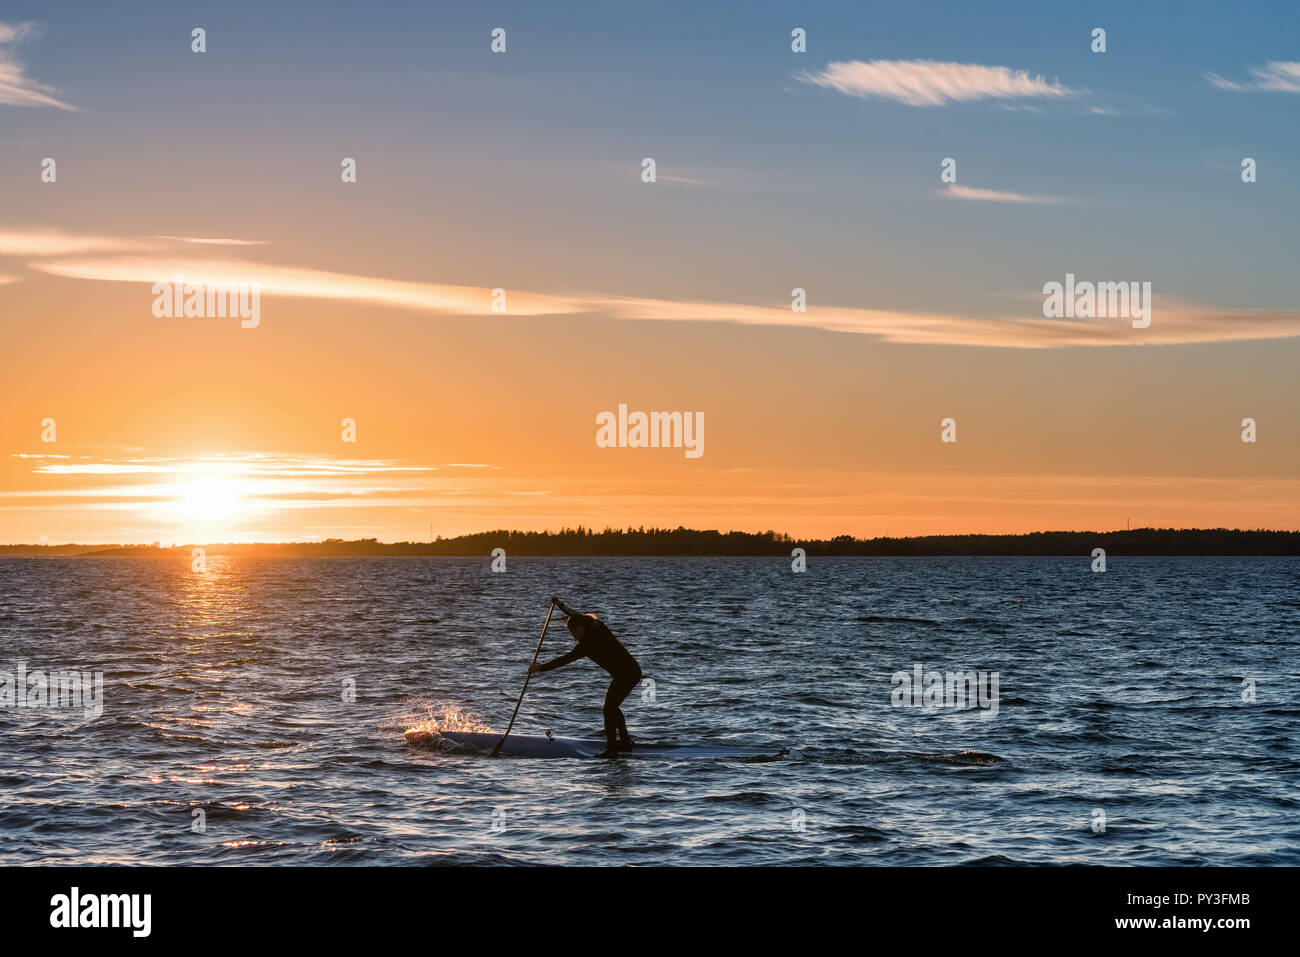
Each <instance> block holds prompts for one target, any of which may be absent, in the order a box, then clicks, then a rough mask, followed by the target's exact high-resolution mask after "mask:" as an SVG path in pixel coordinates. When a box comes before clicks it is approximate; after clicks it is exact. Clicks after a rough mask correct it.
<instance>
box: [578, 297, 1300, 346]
mask: <svg viewBox="0 0 1300 957" xmlns="http://www.w3.org/2000/svg"><path fill="white" fill-rule="evenodd" d="M1024 298H1025V300H1026V301H1027V302H1030V303H1032V305H1030V306H1028V307H1027V308H1026V309H1025V311H1024V313H1021V314H1018V315H1008V316H998V317H992V318H989V317H983V316H970V315H962V314H957V313H925V312H903V311H897V310H883V309H858V308H853V307H840V306H822V307H814V306H809V307H808V311H807V312H806V313H800V314H792V313H791V311H790V307H789V305H779V306H746V305H740V304H734V303H719V302H669V301H665V300H658V299H615V298H611V299H602V300H592V301H591V302H590V306H591V309H592V311H593V312H598V313H602V314H604V315H607V316H609V317H611V318H617V319H645V320H652V319H654V320H668V321H695V322H732V323H738V324H743V325H764V326H798V327H801V328H809V329H820V330H823V331H827V332H842V333H850V334H854V335H868V336H875V337H878V338H879V339H880V340H881V341H883V342H893V343H905V344H912V345H950V346H994V347H1001V348H1013V349H1054V348H1061V347H1065V346H1118V345H1176V344H1185V343H1195V342H1228V341H1237V340H1243V339H1285V338H1292V337H1297V336H1300V312H1281V311H1271V312H1270V311H1261V310H1251V309H1231V308H1220V307H1213V306H1205V305H1200V304H1195V303H1184V302H1179V301H1176V300H1173V299H1171V298H1169V297H1165V296H1161V295H1159V294H1157V295H1155V296H1154V297H1153V298H1154V318H1153V321H1152V323H1151V325H1150V327H1148V328H1146V329H1134V328H1133V327H1132V323H1131V322H1130V320H1128V319H1096V320H1081V319H1079V320H1065V319H1045V318H1043V314H1042V302H1043V297H1042V296H1041V295H1032V294H1031V295H1029V296H1026V297H1024Z"/></svg>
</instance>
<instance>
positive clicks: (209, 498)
mask: <svg viewBox="0 0 1300 957" xmlns="http://www.w3.org/2000/svg"><path fill="white" fill-rule="evenodd" d="M177 507H178V508H179V509H180V511H181V513H182V514H184V515H185V516H186V517H187V518H190V519H193V520H194V521H198V522H215V521H220V520H221V519H223V518H229V517H230V516H231V515H234V514H235V513H236V512H237V511H239V508H240V500H239V494H238V492H237V491H236V489H235V483H234V482H232V481H230V480H229V479H225V478H217V477H212V476H205V477H203V478H196V479H194V480H193V481H191V482H189V483H188V484H186V485H185V486H183V487H182V488H181V493H180V498H179V500H178V501H177Z"/></svg>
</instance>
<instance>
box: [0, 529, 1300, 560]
mask: <svg viewBox="0 0 1300 957" xmlns="http://www.w3.org/2000/svg"><path fill="white" fill-rule="evenodd" d="M194 548H203V549H204V550H205V552H206V553H207V554H208V555H232V556H244V557H254V558H327V557H353V558H362V557H402V556H446V557H453V556H461V557H465V556H481V557H488V556H490V555H491V554H492V550H493V549H495V548H502V549H504V550H505V553H506V555H507V556H521V557H522V556H536V557H542V556H553V557H574V558H576V557H592V558H595V557H603V556H610V557H628V558H631V557H665V558H666V557H690V556H698V557H714V558H716V557H737V558H739V557H746V556H749V557H764V556H768V557H771V556H784V557H787V558H788V557H791V553H792V552H793V550H794V549H795V548H802V549H804V551H805V552H806V553H807V555H808V557H816V556H852V555H860V556H877V557H899V556H922V557H923V556H935V557H938V556H962V555H967V556H990V557H991V556H997V555H1008V556H1010V555H1025V556H1028V555H1090V554H1091V553H1092V550H1093V549H1094V548H1101V549H1104V550H1105V551H1106V553H1107V555H1151V556H1173V555H1203V556H1212V555H1221V556H1229V555H1300V532H1294V531H1269V530H1266V529H1255V530H1243V529H1227V528H1210V529H1204V528H1182V529H1174V528H1135V529H1130V530H1125V531H1116V532H1089V531H1082V532H1073V531H1071V532H1029V533H1025V534H1019V535H923V536H915V537H908V538H866V539H863V538H853V537H851V536H848V535H841V536H838V537H836V538H831V539H797V538H792V537H791V536H789V535H785V534H781V533H778V532H718V531H711V530H704V531H701V530H696V529H688V528H677V529H605V530H604V531H599V532H596V531H591V530H590V529H585V528H581V527H580V528H576V529H563V530H561V531H559V532H514V531H507V530H498V531H492V532H476V533H474V534H472V535H460V536H457V537H454V538H441V537H440V538H438V539H437V540H435V541H432V542H380V541H378V540H376V539H373V538H364V539H359V540H356V541H344V540H342V539H326V540H325V541H322V542H264V543H250V544H220V543H216V544H190V545H176V546H173V547H167V548H164V547H159V546H156V545H0V557H5V556H18V557H28V558H72V557H75V558H173V559H179V558H184V559H188V558H189V557H190V553H191V550H192V549H194Z"/></svg>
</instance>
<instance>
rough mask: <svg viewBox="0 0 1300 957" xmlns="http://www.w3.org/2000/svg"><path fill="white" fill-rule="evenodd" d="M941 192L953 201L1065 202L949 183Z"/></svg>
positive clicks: (1057, 197)
mask: <svg viewBox="0 0 1300 957" xmlns="http://www.w3.org/2000/svg"><path fill="white" fill-rule="evenodd" d="M941 192H943V194H944V195H946V196H951V197H953V198H954V199H967V200H979V201H983V202H988V203H1034V204H1052V203H1063V202H1065V200H1064V199H1062V198H1061V197H1059V196H1032V195H1029V194H1027V193H1011V192H1005V191H1003V190H1000V189H977V188H975V187H973V186H958V185H957V184H956V183H949V184H948V188H947V189H946V190H942V191H941Z"/></svg>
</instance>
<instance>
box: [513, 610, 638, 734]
mask: <svg viewBox="0 0 1300 957" xmlns="http://www.w3.org/2000/svg"><path fill="white" fill-rule="evenodd" d="M561 610H564V609H561ZM573 614H577V613H576V612H574V613H573ZM583 618H584V621H583V623H582V632H583V634H582V637H581V638H579V639H578V644H577V645H576V646H574V649H573V650H572V651H570V652H569V653H568V654H565V655H560V657H558V658H555V659H553V660H551V661H548V662H546V664H544V665H538V667H537V670H538V671H550V670H552V669H554V668H562V667H563V666H564V665H567V664H569V663H570V662H573V661H577V660H578V659H579V658H590V659H591V660H592V661H594V662H595V663H596V664H598V665H600V666H601V667H602V668H604V669H605V670H606V671H608V672H609V675H610V678H612V679H613V680H611V681H610V683H609V690H608V691H606V692H605V708H604V715H605V738H606V740H607V741H608V743H609V748H610V750H611V751H612V750H614V749H615V735H616V734H617V736H618V737H619V738H621V739H622V740H623V741H624V742H625V746H626V745H628V744H630V743H631V740H632V738H631V736H630V735H629V734H628V733H627V720H626V719H625V718H624V717H623V712H622V710H621V709H620V708H619V705H621V704H622V703H623V699H625V698H626V697H627V696H628V695H629V694H631V693H632V689H633V688H635V687H636V685H637V682H638V681H640V680H641V666H640V665H639V664H637V660H636V659H635V658H633V657H632V653H631V652H630V651H628V650H627V649H626V648H624V647H623V643H622V642H621V641H619V640H618V639H617V638H615V637H614V633H613V632H612V631H610V630H609V629H608V628H607V627H605V623H604V622H603V621H600V620H599V619H596V618H591V617H588V616H583Z"/></svg>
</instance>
